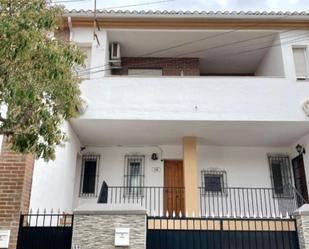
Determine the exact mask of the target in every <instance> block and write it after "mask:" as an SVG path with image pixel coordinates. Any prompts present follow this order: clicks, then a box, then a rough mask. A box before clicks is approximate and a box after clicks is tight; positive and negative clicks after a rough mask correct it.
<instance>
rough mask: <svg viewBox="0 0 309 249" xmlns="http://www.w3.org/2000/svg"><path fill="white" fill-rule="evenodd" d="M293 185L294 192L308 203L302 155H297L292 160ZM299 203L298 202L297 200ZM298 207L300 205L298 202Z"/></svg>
mask: <svg viewBox="0 0 309 249" xmlns="http://www.w3.org/2000/svg"><path fill="white" fill-rule="evenodd" d="M292 166H293V174H294V184H295V188H296V190H297V191H298V192H299V193H300V194H301V195H302V197H303V198H304V199H305V201H306V202H308V200H309V198H308V189H307V180H306V172H305V165H304V159H303V155H299V156H297V157H295V158H294V159H293V160H292ZM298 201H299V200H298ZM298 204H299V205H300V204H301V203H300V202H298Z"/></svg>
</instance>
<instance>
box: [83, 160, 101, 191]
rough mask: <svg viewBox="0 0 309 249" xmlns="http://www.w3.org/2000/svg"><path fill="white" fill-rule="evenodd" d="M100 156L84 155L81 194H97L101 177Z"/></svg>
mask: <svg viewBox="0 0 309 249" xmlns="http://www.w3.org/2000/svg"><path fill="white" fill-rule="evenodd" d="M98 165H99V156H97V155H84V156H83V160H82V175H81V185H80V195H81V196H86V197H90V196H96V195H97V184H98V178H99V169H98V168H99V166H98Z"/></svg>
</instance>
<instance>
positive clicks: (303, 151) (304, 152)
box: [295, 144, 306, 155]
mask: <svg viewBox="0 0 309 249" xmlns="http://www.w3.org/2000/svg"><path fill="white" fill-rule="evenodd" d="M295 149H296V151H297V152H298V154H299V155H302V154H306V149H305V148H304V147H303V146H302V145H300V144H298V145H296V147H295Z"/></svg>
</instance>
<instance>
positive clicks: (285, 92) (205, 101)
mask: <svg viewBox="0 0 309 249" xmlns="http://www.w3.org/2000/svg"><path fill="white" fill-rule="evenodd" d="M72 31H73V33H72V40H73V41H74V42H76V43H78V44H88V45H89V44H90V45H91V47H92V52H91V63H90V65H91V67H92V71H96V73H94V74H92V75H91V76H90V80H85V81H83V83H82V85H81V91H82V95H83V97H84V98H85V99H86V100H87V102H88V109H87V110H86V112H85V114H83V115H81V116H80V117H78V118H76V119H74V120H72V122H71V123H72V127H73V129H74V130H75V131H76V134H75V132H74V131H73V129H72V128H71V125H69V124H66V125H65V130H66V131H67V132H68V135H69V138H70V140H69V142H68V143H66V147H65V148H58V149H57V158H56V160H55V161H54V162H50V163H45V162H43V161H41V160H39V161H37V162H36V165H35V170H34V178H33V186H32V195H31V205H30V206H31V207H32V208H35V209H36V208H48V209H49V208H54V209H58V208H60V209H61V210H62V211H68V212H71V211H72V209H74V208H77V207H80V206H82V205H87V204H92V205H96V201H97V199H96V198H80V197H79V186H80V178H81V157H79V156H78V152H79V150H80V147H81V146H82V145H89V146H87V150H86V151H84V152H89V153H95V154H99V155H100V156H101V158H100V165H99V166H100V167H99V182H98V188H100V186H101V184H102V182H103V181H104V180H105V181H106V182H107V183H108V185H110V186H113V185H114V186H123V174H124V156H125V155H126V154H129V153H135V152H138V153H142V154H145V155H146V162H145V185H146V186H163V179H164V176H163V172H164V168H163V162H162V161H160V160H158V161H153V160H151V158H150V157H151V154H152V153H153V152H156V153H158V154H159V155H160V158H161V149H162V158H163V159H182V146H181V145H180V144H181V138H182V137H183V136H189V135H190V136H191V135H196V136H197V137H198V141H199V145H198V171H199V172H198V179H197V181H198V183H199V184H198V185H200V182H201V175H200V171H201V170H202V169H210V168H218V169H222V170H226V171H227V181H228V186H230V187H236V186H237V187H271V180H270V172H269V165H268V161H267V157H266V154H267V153H279V152H280V153H289V154H290V155H291V157H293V156H294V155H295V152H294V147H295V145H296V144H297V143H300V144H302V145H304V146H305V147H306V148H307V150H309V135H306V136H303V135H304V134H305V133H308V129H309V122H308V117H307V116H306V115H305V113H304V112H303V110H302V104H303V103H304V101H305V100H308V98H309V95H308V94H309V83H308V82H297V81H296V75H295V70H294V62H293V54H292V46H308V45H309V43H308V41H305V40H304V41H295V42H294V43H290V44H285V43H283V42H282V41H283V40H284V37H285V35H287V34H285V33H280V34H278V35H277V37H276V38H275V40H273V41H271V43H270V47H269V49H268V50H267V51H265V52H266V54H265V55H264V57H263V58H262V60H261V61H255V62H254V63H252V65H256V64H257V65H258V66H257V67H256V75H257V76H255V77H253V76H252V77H114V76H110V77H106V76H109V70H108V66H107V64H108V57H109V51H108V50H109V49H108V43H109V38H110V37H113V36H114V37H115V33H113V34H112V32H111V31H110V30H109V31H106V30H103V29H101V31H97V35H98V38H99V42H100V44H98V43H97V41H96V40H94V39H93V29H90V28H87V29H86V28H74V27H73V29H72ZM117 32H120V33H121V30H120V31H119V30H118V31H117ZM180 32H181V31H180ZM127 33H130V32H127ZM277 33H278V32H277ZM301 33H303V31H293V32H289V36H291V35H292V36H293V35H295V36H297V35H299V34H301ZM111 34H112V35H111ZM198 35H199V36H200V35H201V34H198ZM119 37H120V38H121V34H120V36H119ZM188 37H190V36H188ZM126 38H127V37H126ZM133 38H134V37H133ZM131 39H132V38H131ZM160 39H162V42H171V43H172V44H173V42H174V43H175V42H176V41H173V40H169V41H167V40H164V36H160ZM169 39H170V38H169ZM220 39H222V38H220ZM139 42H140V43H142V41H139ZM179 42H180V41H178V43H179ZM133 43H134V42H133ZM153 43H155V42H153ZM213 43H216V41H213ZM278 43H282V44H281V45H279V46H278V45H276V44H278ZM272 44H273V45H272ZM137 45H138V44H137ZM275 45H276V46H275ZM122 47H125V44H123V45H122ZM137 47H138V46H137ZM144 49H145V47H144ZM136 54H138V53H136ZM259 55H261V54H259ZM243 56H246V57H247V56H249V55H246V54H244V55H243ZM250 56H251V57H250V58H252V59H254V56H252V55H250ZM246 59H248V58H246ZM239 62H241V59H239ZM235 65H237V63H236V59H235ZM250 68H251V67H250ZM253 68H254V67H253ZM265 76H268V77H265ZM272 76H273V77H272ZM168 121H173V122H168ZM193 121H197V122H196V123H194V122H193ZM198 121H203V122H198ZM214 121H216V122H214ZM230 121H231V122H230ZM232 123H233V124H232ZM307 126H308V128H306V127H307ZM138 136H139V137H138ZM300 137H302V138H300ZM164 138H165V139H164ZM298 139H299V141H297V142H296V143H295V141H296V140H298ZM162 141H164V142H162ZM117 142H119V143H117ZM100 143H101V144H100ZM117 144H121V145H123V144H124V145H126V146H123V147H115V145H117ZM137 144H138V145H140V146H134V145H137ZM156 144H164V145H160V148H161V149H160V148H158V147H157V146H151V145H156ZM171 144H172V145H171ZM91 145H92V146H91ZM93 145H96V146H93ZM100 145H101V147H100ZM103 145H104V146H103ZM218 145H221V146H218ZM227 145H228V146H227ZM235 145H243V146H242V147H238V146H235ZM248 146H250V147H248ZM269 146H276V147H269ZM304 159H305V165H306V166H305V167H306V171H307V175H308V172H309V153H307V154H306V155H305V157H304ZM154 168H158V169H160V170H158V171H156V172H154V170H153V169H154ZM308 179H309V177H307V180H308ZM308 185H309V182H308Z"/></svg>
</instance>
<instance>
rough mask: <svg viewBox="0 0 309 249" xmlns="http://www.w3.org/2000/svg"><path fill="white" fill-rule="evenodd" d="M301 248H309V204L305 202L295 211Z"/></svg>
mask: <svg viewBox="0 0 309 249" xmlns="http://www.w3.org/2000/svg"><path fill="white" fill-rule="evenodd" d="M294 217H295V218H296V224H297V233H298V240H299V248H300V249H309V204H304V205H303V206H302V207H300V208H299V209H298V210H296V211H295V213H294Z"/></svg>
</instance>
